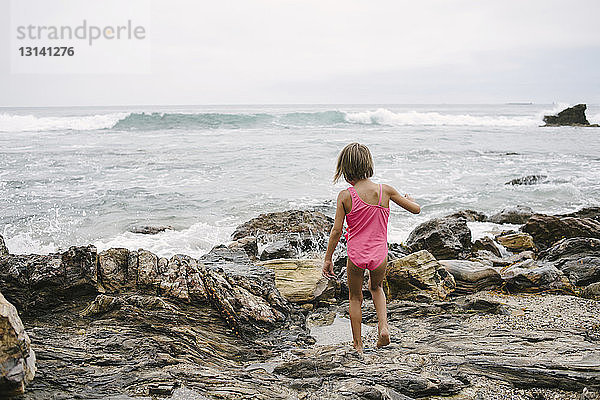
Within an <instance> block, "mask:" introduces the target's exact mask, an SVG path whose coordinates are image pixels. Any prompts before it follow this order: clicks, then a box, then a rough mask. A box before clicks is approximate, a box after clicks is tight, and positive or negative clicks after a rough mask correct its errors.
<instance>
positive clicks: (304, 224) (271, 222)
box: [232, 210, 333, 240]
mask: <svg viewBox="0 0 600 400" xmlns="http://www.w3.org/2000/svg"><path fill="white" fill-rule="evenodd" d="M332 227H333V218H330V217H328V216H326V215H325V214H323V213H320V212H318V211H304V210H288V211H283V212H274V213H268V214H260V215H259V216H258V217H256V218H253V219H251V220H250V221H248V222H245V223H243V224H242V225H240V226H238V227H237V228H235V231H234V232H233V234H232V239H233V240H238V239H241V238H243V237H246V236H255V237H259V236H264V235H266V234H275V233H290V232H293V233H307V234H312V235H316V236H323V235H326V236H328V235H329V233H330V231H331V228H332Z"/></svg>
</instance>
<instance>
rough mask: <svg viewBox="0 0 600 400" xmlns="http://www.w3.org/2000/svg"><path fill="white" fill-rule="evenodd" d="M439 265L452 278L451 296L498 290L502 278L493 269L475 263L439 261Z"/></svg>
mask: <svg viewBox="0 0 600 400" xmlns="http://www.w3.org/2000/svg"><path fill="white" fill-rule="evenodd" d="M440 264H442V265H443V266H444V268H446V270H447V271H448V272H449V273H450V274H451V275H452V276H453V277H454V281H455V282H456V290H455V291H454V293H453V294H469V293H475V292H479V291H481V290H489V289H495V288H499V287H500V286H501V285H502V278H501V277H500V274H499V273H498V271H496V270H495V269H494V268H492V267H489V266H486V265H484V264H482V263H479V262H475V261H465V260H441V261H440Z"/></svg>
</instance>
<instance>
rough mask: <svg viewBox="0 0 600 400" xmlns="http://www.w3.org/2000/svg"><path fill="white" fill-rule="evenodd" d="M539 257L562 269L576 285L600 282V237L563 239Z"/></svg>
mask: <svg viewBox="0 0 600 400" xmlns="http://www.w3.org/2000/svg"><path fill="white" fill-rule="evenodd" d="M539 257H540V259H541V260H543V261H547V262H549V263H551V264H552V265H554V266H555V267H556V268H558V269H559V270H561V271H562V272H563V273H564V274H565V275H566V276H567V277H568V278H569V280H570V281H571V283H573V284H574V285H577V286H586V285H589V284H591V283H594V282H600V239H593V238H579V237H577V238H569V239H563V240H561V241H559V242H557V243H555V244H554V246H552V247H551V248H549V249H547V250H545V251H544V252H542V253H541V254H540V256H539Z"/></svg>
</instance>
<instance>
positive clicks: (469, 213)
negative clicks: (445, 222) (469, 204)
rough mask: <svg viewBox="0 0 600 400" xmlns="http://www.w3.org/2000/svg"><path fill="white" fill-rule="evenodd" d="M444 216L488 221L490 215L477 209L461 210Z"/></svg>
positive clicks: (471, 220)
mask: <svg viewBox="0 0 600 400" xmlns="http://www.w3.org/2000/svg"><path fill="white" fill-rule="evenodd" d="M444 218H464V219H466V220H467V221H470V222H473V221H476V222H487V220H488V217H487V215H485V214H484V213H481V212H479V211H475V210H461V211H457V212H455V213H453V214H450V215H446V216H445V217H444Z"/></svg>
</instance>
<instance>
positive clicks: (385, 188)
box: [381, 183, 398, 195]
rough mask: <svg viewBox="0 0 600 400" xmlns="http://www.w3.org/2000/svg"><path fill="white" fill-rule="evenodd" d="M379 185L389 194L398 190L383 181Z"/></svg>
mask: <svg viewBox="0 0 600 400" xmlns="http://www.w3.org/2000/svg"><path fill="white" fill-rule="evenodd" d="M381 186H382V187H383V191H384V192H385V193H387V194H389V195H392V194H394V193H397V192H398V191H397V190H396V189H395V188H394V187H393V186H390V185H388V184H385V183H383V184H382V185H381Z"/></svg>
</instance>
